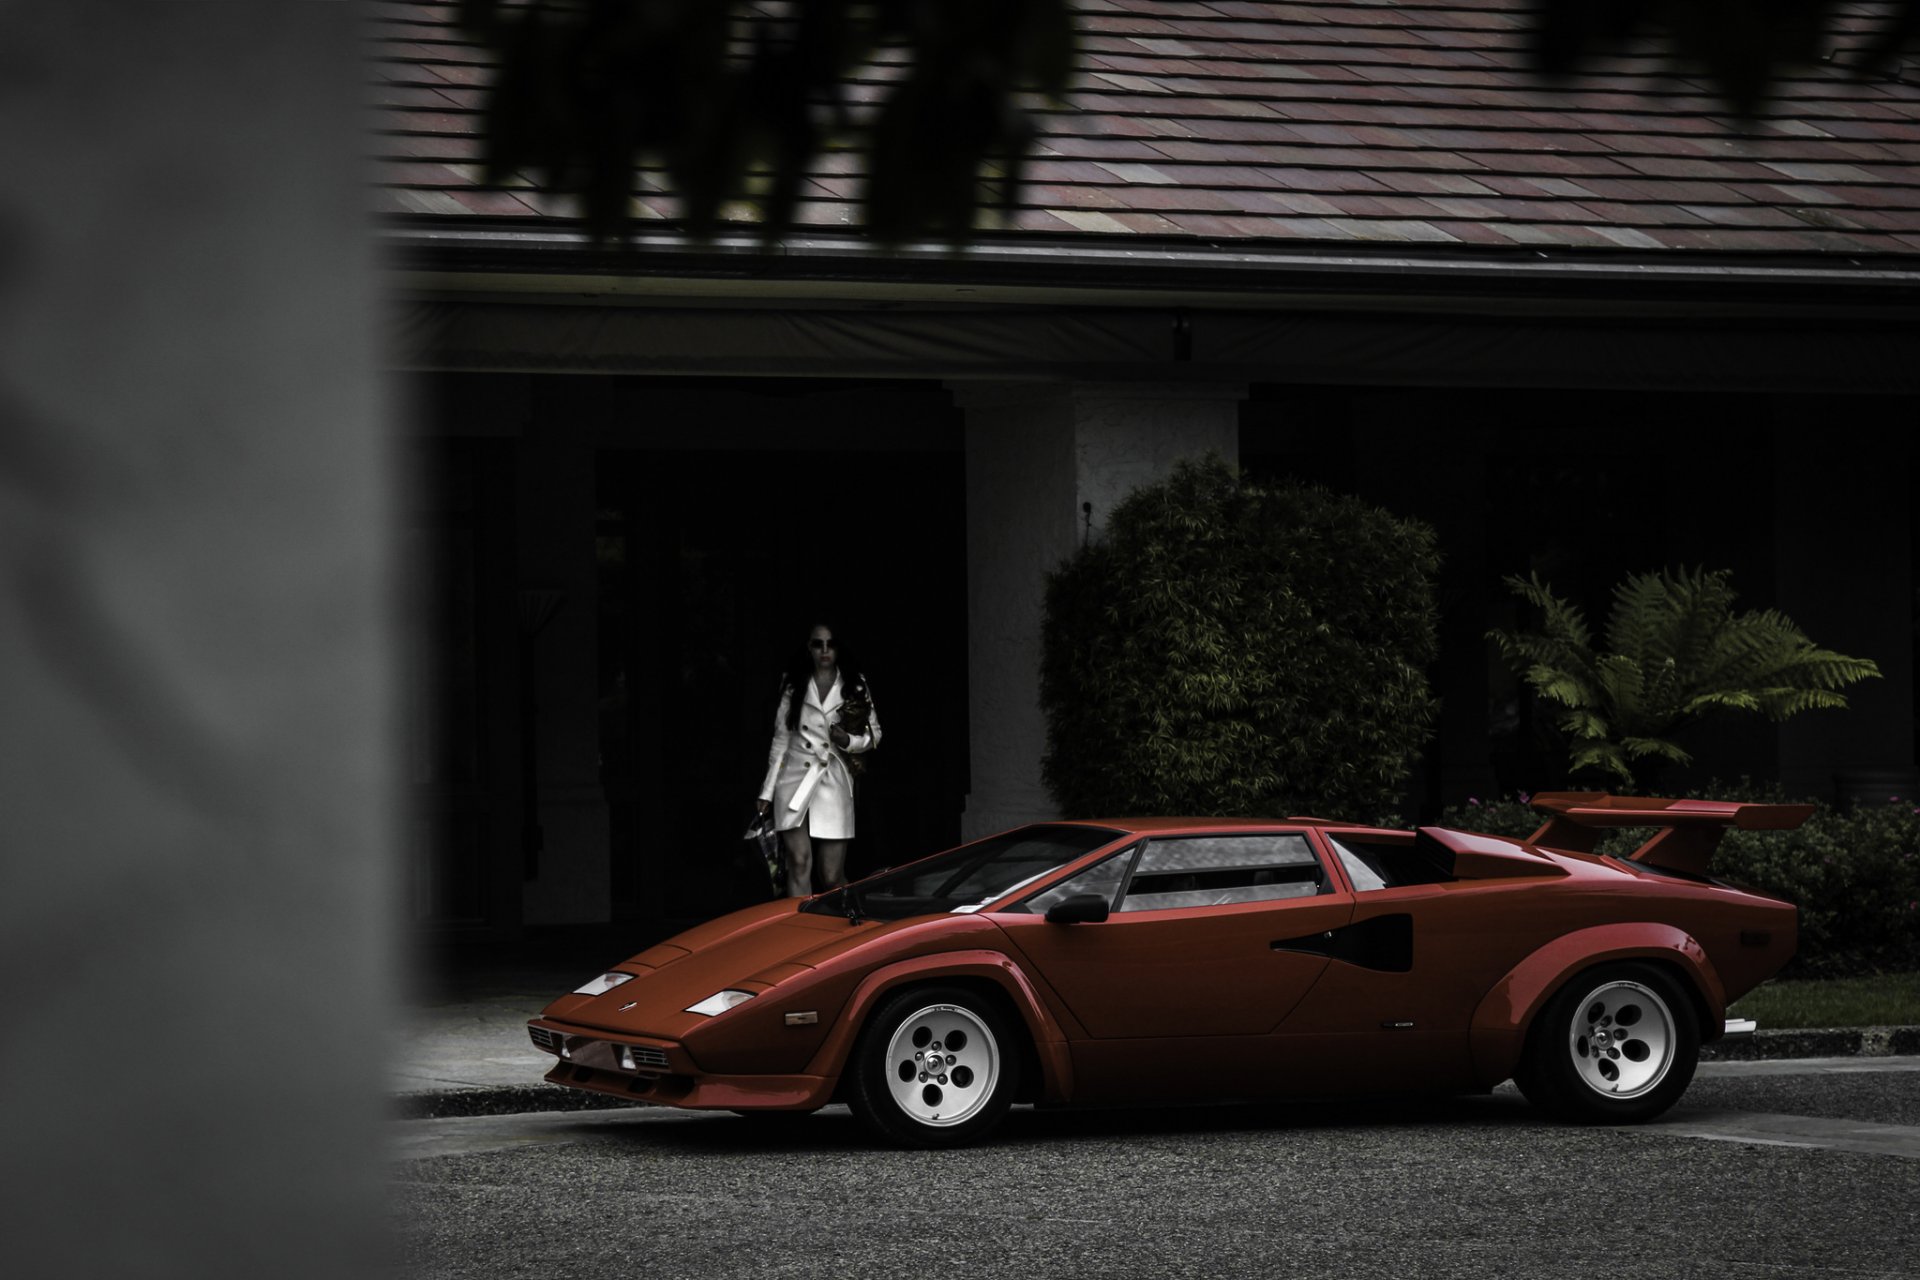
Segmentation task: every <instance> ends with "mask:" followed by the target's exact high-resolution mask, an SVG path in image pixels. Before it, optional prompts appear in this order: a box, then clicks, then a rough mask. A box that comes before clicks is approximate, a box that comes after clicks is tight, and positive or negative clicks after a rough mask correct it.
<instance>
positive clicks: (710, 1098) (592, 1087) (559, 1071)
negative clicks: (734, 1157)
mask: <svg viewBox="0 0 1920 1280" xmlns="http://www.w3.org/2000/svg"><path fill="white" fill-rule="evenodd" d="M527 1034H528V1035H529V1036H530V1037H531V1038H532V1040H533V1045H534V1047H535V1048H536V1049H540V1050H542V1051H544V1052H546V1053H550V1054H553V1055H554V1056H555V1057H556V1058H558V1059H560V1061H558V1062H556V1063H555V1064H554V1066H553V1069H552V1070H551V1071H549V1072H547V1075H546V1080H547V1083H548V1084H557V1085H563V1086H565V1087H566V1088H569V1089H585V1090H588V1091H590V1092H593V1093H604V1094H610V1095H612V1096H614V1097H617V1098H625V1099H627V1100H628V1101H631V1102H651V1103H657V1104H658V1105H660V1106H665V1107H686V1108H688V1109H690V1110H695V1111H813V1110H817V1109H819V1108H820V1107H824V1106H825V1105H827V1103H828V1102H829V1101H831V1100H832V1098H833V1090H834V1086H835V1085H836V1084H837V1083H838V1080H837V1079H836V1078H835V1077H832V1076H807V1075H784V1076H777V1075H716V1074H714V1073H712V1072H709V1071H703V1070H701V1069H700V1066H699V1064H697V1063H696V1062H694V1060H693V1058H692V1056H691V1055H689V1054H688V1053H687V1051H686V1048H685V1047H684V1046H683V1045H681V1044H679V1043H677V1042H676V1041H672V1040H658V1039H654V1038H651V1037H647V1036H610V1035H608V1034H607V1033H606V1032H603V1031H589V1030H586V1029H584V1028H581V1027H574V1026H569V1025H568V1024H566V1023H564V1022H555V1021H554V1020H552V1019H551V1018H535V1019H534V1020H533V1021H531V1022H529V1023H528V1024H527Z"/></svg>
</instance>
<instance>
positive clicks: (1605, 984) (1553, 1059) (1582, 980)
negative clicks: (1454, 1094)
mask: <svg viewBox="0 0 1920 1280" xmlns="http://www.w3.org/2000/svg"><path fill="white" fill-rule="evenodd" d="M1699 1059H1700V1028H1699V1025H1698V1023H1697V1021H1696V1020H1695V1017H1694V1011H1693V1004H1692V1002H1691V1001H1690V1000H1688V998H1687V994H1686V992H1685V991H1683V990H1681V989H1680V986H1679V984H1678V983H1677V982H1675V981H1674V980H1673V979H1672V978H1671V977H1669V976H1668V975H1667V974H1666V973H1665V972H1663V971H1662V970H1660V969H1657V968H1655V967H1653V966H1651V965H1644V964H1627V963H1623V964H1609V965H1601V966H1599V967H1597V968H1594V969H1589V970H1587V971H1586V972H1585V973H1582V974H1580V975H1578V976H1577V977H1575V978H1574V979H1573V980H1572V981H1570V982H1568V983H1567V985H1566V986H1564V987H1562V988H1561V989H1560V991H1559V992H1558V994H1556V995H1555V996H1554V997H1553V999H1552V1000H1550V1001H1548V1002H1547V1006H1546V1008H1545V1009H1544V1010H1543V1011H1542V1012H1541V1014H1540V1017H1539V1019H1538V1020H1537V1021H1536V1022H1535V1025H1534V1027H1533V1030H1532V1033H1531V1034H1530V1035H1529V1037H1528V1043H1527V1055H1526V1061H1525V1062H1524V1063H1523V1064H1522V1067H1521V1070H1520V1071H1519V1072H1518V1073H1517V1074H1516V1076H1515V1081H1516V1083H1518V1084H1519V1086H1520V1088H1521V1091H1522V1092H1524V1093H1525V1094H1526V1095H1527V1098H1528V1100H1529V1101H1531V1102H1533V1103H1534V1104H1535V1105H1537V1106H1539V1107H1541V1108H1543V1109H1545V1110H1547V1111H1549V1112H1552V1113H1553V1114H1555V1115H1557V1116H1560V1117H1562V1118H1563V1119H1568V1120H1575V1121H1580V1122H1583V1123H1588V1124H1633V1123H1637V1122H1639V1121H1642V1120H1651V1119H1653V1118H1654V1117H1655V1116H1657V1115H1659V1114H1660V1113H1661V1112H1663V1111H1665V1110H1666V1109H1667V1108H1668V1107H1671V1106H1672V1105H1673V1104H1674V1103H1675V1102H1676V1101H1678V1100H1679V1097H1680V1095H1681V1094H1682V1093H1685V1092H1686V1089H1687V1085H1688V1084H1690V1083H1691V1082H1692V1080H1693V1069H1694V1067H1695V1065H1696V1064H1697V1063H1698V1062H1699Z"/></svg>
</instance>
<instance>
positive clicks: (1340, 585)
mask: <svg viewBox="0 0 1920 1280" xmlns="http://www.w3.org/2000/svg"><path fill="white" fill-rule="evenodd" d="M1438 568H1439V557H1438V554H1437V553H1436V551H1435V549H1434V536H1433V531H1432V530H1431V529H1430V528H1428V527H1427V526H1426V525H1423V524H1420V523H1418V522H1416V521H1412V520H1402V519H1398V518H1396V517H1394V516H1392V515H1390V514H1388V513H1387V512H1385V511H1382V510H1380V509H1379V508H1377V507H1373V506H1370V505H1368V504H1367V503H1365V502H1362V501H1360V500H1359V499H1357V498H1352V497H1345V496H1341V495H1336V494H1333V493H1330V492H1328V491H1326V490H1324V489H1319V488H1308V487H1296V486H1285V487H1273V488H1268V487H1263V486H1260V485H1255V484H1251V483H1246V482H1243V481H1242V479H1241V477H1240V476H1239V475H1238V473H1237V471H1236V470H1235V469H1234V468H1232V467H1230V466H1228V465H1227V464H1226V463H1224V462H1221V461H1220V460H1219V459H1218V458H1217V457H1210V458H1208V459H1207V460H1205V461H1203V462H1198V463H1183V464H1181V465H1180V466H1178V467H1176V468H1175V470H1174V472H1173V474H1172V475H1171V476H1170V477H1169V478H1168V479H1167V480H1166V481H1165V482H1164V483H1161V484H1156V485H1150V486H1146V487H1144V488H1141V489H1139V490H1136V491H1135V492H1134V493H1133V494H1132V495H1130V496H1129V497H1128V498H1127V499H1126V500H1125V501H1123V502H1122V503H1120V504H1119V505H1118V506H1116V507H1115V508H1114V510H1113V513H1112V515H1111V517H1110V519H1109V520H1108V524H1107V533H1106V537H1105V538H1104V539H1103V540H1101V541H1099V542H1095V543H1093V544H1091V545H1089V546H1087V547H1084V548H1082V550H1081V551H1080V552H1079V553H1078V554H1076V555H1075V556H1074V557H1073V558H1072V559H1070V560H1069V561H1067V562H1066V563H1065V564H1064V565H1062V566H1061V568H1060V569H1059V570H1058V571H1057V572H1055V573H1054V574H1052V575H1050V577H1049V579H1048V583H1047V593H1046V614H1045V619H1044V623H1043V631H1042V646H1043V651H1042V659H1041V695H1040V696H1041V703H1042V706H1043V708H1044V710H1045V711H1046V714H1047V755H1046V761H1045V778H1046V782H1047V785H1048V787H1049V788H1050V789H1051V790H1052V792H1053V794H1054V798H1055V799H1056V800H1057V801H1058V802H1059V804H1060V806H1061V808H1062V809H1063V810H1064V811H1065V812H1067V813H1069V814H1074V815H1078V816H1095V815H1100V814H1156V813H1160V814H1187V815H1195V816H1201V815H1216V814H1273V815H1284V814H1288V813H1302V812H1319V813H1335V814H1343V815H1345V814H1352V815H1358V816H1364V817H1373V816H1378V815H1381V814H1386V813H1391V812H1394V811H1396V810H1397V809H1398V808H1399V804H1400V788H1401V785H1402V783H1403V782H1404V780H1405V779H1406V777H1407V775H1408V773H1409V772H1410V771H1411V768H1412V763H1413V760H1414V758H1415V756H1416V754H1417V753H1418V751H1419V750H1420V747H1421V745H1422V743H1424V742H1425V740H1426V738H1427V736H1428V733H1429V726H1430V725H1431V724H1432V721H1433V716H1434V712H1435V699H1434V696H1433V693H1432V690H1431V689H1430V687H1429V686H1428V682H1427V676H1426V668H1427V665H1428V664H1429V663H1430V662H1431V661H1432V660H1433V658H1434V654H1435V650H1436V639H1435V633H1436V627H1437V614H1438V610H1437V606H1436V604H1435V595H1434V581H1435V578H1436V576H1437V574H1438Z"/></svg>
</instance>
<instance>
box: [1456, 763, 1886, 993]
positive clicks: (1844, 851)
mask: <svg viewBox="0 0 1920 1280" xmlns="http://www.w3.org/2000/svg"><path fill="white" fill-rule="evenodd" d="M1698 798H1700V799H1708V800H1757V801H1773V802H1778V801H1780V800H1782V799H1784V798H1785V797H1784V796H1783V795H1782V794H1781V793H1780V791H1779V789H1778V788H1777V787H1768V786H1755V785H1753V784H1752V783H1748V782H1746V781H1745V780H1742V782H1741V783H1739V784H1734V785H1728V784H1720V783H1715V784H1710V785H1709V786H1708V787H1706V788H1704V789H1703V790H1702V792H1701V793H1700V795H1699V797H1698ZM1540 823H1541V818H1540V815H1539V814H1536V813H1533V812H1532V811H1531V810H1530V809H1528V808H1527V806H1526V805H1525V804H1524V803H1522V801H1521V800H1519V799H1492V800H1488V801H1486V802H1481V801H1478V800H1475V801H1472V802H1469V803H1468V804H1465V805H1456V806H1453V807H1450V808H1448V809H1447V810H1446V811H1445V812H1443V813H1442V814H1441V815H1440V819H1439V823H1438V825H1440V826H1444V827H1456V828H1459V829H1460V830H1463V831H1484V832H1486V833H1487V834H1489V835H1500V836H1514V837H1518V838H1523V839H1524V838H1525V837H1526V836H1527V835H1529V834H1531V833H1532V832H1533V831H1535V830H1537V829H1538V828H1539V826H1540ZM1651 834H1652V833H1651V831H1650V830H1647V829H1644V828H1633V829H1626V830H1620V831H1610V832H1608V833H1607V834H1606V835H1605V836H1604V837H1603V838H1602V839H1601V842H1600V846H1599V851H1600V852H1602V853H1611V854H1616V855H1625V854H1628V853H1631V852H1632V851H1633V850H1634V849H1635V848H1636V847H1638V846H1639V845H1640V844H1641V843H1642V842H1643V841H1644V840H1646V838H1647V837H1648V836H1649V835H1651ZM1713 874H1714V875H1716V876H1719V877H1720V878H1722V879H1725V880H1732V881H1734V882H1736V883H1739V884H1746V885H1751V886H1752V887H1754V888H1756V889H1759V890H1760V891H1761V892H1763V893H1770V894H1773V895H1775V896H1777V897H1781V898H1785V899H1786V900H1787V901H1789V902H1792V903H1794V904H1795V905H1797V906H1798V907H1799V908H1800V949H1799V952H1798V954H1797V955H1796V956H1795V957H1794V960H1793V963H1792V964H1791V965H1789V966H1788V968H1787V970H1786V974H1787V976H1790V977H1842V976H1847V975H1854V974H1865V973H1879V972H1888V971H1907V970H1914V969H1920V807H1916V806H1915V805H1914V804H1913V803H1912V801H1911V800H1910V799H1907V798H1900V797H1895V798H1892V799H1890V800H1888V801H1887V802H1885V803H1881V804H1862V805H1858V806H1856V807H1854V808H1851V809H1838V808H1835V807H1834V806H1832V805H1829V804H1826V803H1823V802H1819V801H1816V802H1814V811H1813V815H1812V816H1811V817H1809V818H1808V819H1807V820H1806V822H1805V823H1803V824H1802V825H1801V826H1800V827H1799V828H1798V829H1796V830H1793V831H1729V832H1727V834H1726V835H1725V836H1724V837H1723V838H1722V840H1721V842H1720V848H1719V849H1718V851H1716V852H1715V853H1714V855H1713ZM1916 1016H1920V1014H1916Z"/></svg>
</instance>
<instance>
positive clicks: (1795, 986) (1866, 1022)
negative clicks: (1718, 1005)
mask: <svg viewBox="0 0 1920 1280" xmlns="http://www.w3.org/2000/svg"><path fill="white" fill-rule="evenodd" d="M1727 1014H1728V1016H1729V1017H1735V1018H1752V1019H1753V1020H1754V1021H1755V1022H1758V1023H1759V1024H1760V1028H1761V1030H1763V1031H1764V1030H1767V1029H1769V1028H1786V1027H1885V1026H1914V1025H1920V973H1883V974H1878V975H1876V976H1874V977H1871V978H1824V979H1807V980H1805V981H1799V982H1766V983H1762V984H1761V985H1760V986H1759V987H1757V988H1755V989H1754V990H1753V991H1750V992H1748V993H1747V994H1746V995H1744V996H1741V997H1740V998H1739V999H1738V1000H1736V1001H1734V1003H1733V1006H1732V1007H1731V1008H1730V1009H1728V1010H1727Z"/></svg>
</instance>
